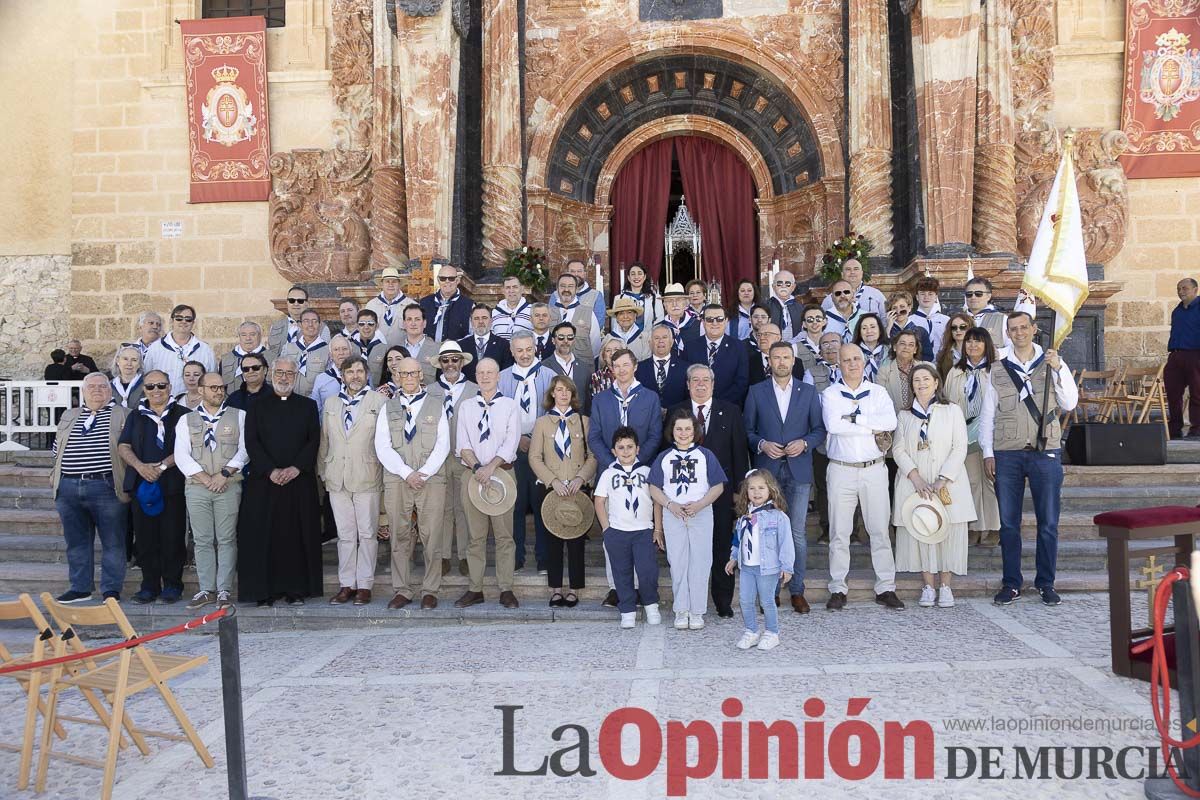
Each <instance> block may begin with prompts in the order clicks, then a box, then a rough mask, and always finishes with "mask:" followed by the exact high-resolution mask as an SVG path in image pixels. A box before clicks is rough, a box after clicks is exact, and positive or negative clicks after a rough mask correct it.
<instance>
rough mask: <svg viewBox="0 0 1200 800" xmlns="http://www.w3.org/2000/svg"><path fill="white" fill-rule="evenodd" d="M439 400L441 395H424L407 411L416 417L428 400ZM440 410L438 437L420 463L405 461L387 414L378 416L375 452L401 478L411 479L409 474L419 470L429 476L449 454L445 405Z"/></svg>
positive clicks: (386, 466)
mask: <svg viewBox="0 0 1200 800" xmlns="http://www.w3.org/2000/svg"><path fill="white" fill-rule="evenodd" d="M440 400H441V398H436V397H435V398H434V399H433V400H430V399H429V395H425V396H424V397H422V398H421V399H420V400H419V401H417V402H416V403H413V404H411V405H410V406H409V407H408V412H409V414H411V415H412V416H413V417H416V416H417V415H418V414H420V413H421V409H422V408H424V406H425V404H426V403H427V402H431V403H434V404H435V405H438V406H440V405H441V402H440ZM438 414H439V417H438V429H437V440H436V441H435V442H434V444H433V449H432V450H430V451H429V457H428V458H426V459H425V463H424V464H422V465H420V466H419V467H412V466H409V465H408V464H406V463H405V462H404V459H403V458H402V457H401V456H400V454H399V453H398V452H396V449H395V448H394V447H392V431H391V428H390V427H389V426H388V415H387V414H380V415H379V419H378V420H376V422H375V455H376V456H377V457H378V458H379V463H380V464H383V468H384V469H386V470H387V471H388V472H390V473H392V474H393V475H399V476H400V478H401V479H402V480H408V476H409V475H412V474H413V472H419V473H421V474H422V475H424V476H426V477H429V476H430V475H433V474H434V473H436V472H437V471H438V470H439V469H441V468H442V463H443V462H445V460H446V456H448V455H450V423H449V422H447V421H446V412H445V410H444V409H442V408H438Z"/></svg>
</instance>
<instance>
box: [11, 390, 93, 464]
mask: <svg viewBox="0 0 1200 800" xmlns="http://www.w3.org/2000/svg"><path fill="white" fill-rule="evenodd" d="M82 388H83V384H82V383H81V382H80V381H0V437H3V441H0V451H13V450H31V449H32V450H49V449H50V447H51V445H52V444H53V443H54V432H55V430H57V428H58V421H59V419H61V418H62V415H63V414H64V413H66V410H67V409H68V408H72V407H74V406H77V405H79V403H80V390H81V389H82Z"/></svg>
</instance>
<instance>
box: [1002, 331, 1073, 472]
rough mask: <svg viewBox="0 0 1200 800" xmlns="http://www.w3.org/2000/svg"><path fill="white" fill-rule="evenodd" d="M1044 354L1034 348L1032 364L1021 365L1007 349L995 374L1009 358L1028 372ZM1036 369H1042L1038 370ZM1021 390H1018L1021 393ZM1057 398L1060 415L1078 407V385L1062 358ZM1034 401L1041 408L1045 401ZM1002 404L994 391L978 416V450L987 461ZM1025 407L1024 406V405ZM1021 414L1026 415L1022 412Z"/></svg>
mask: <svg viewBox="0 0 1200 800" xmlns="http://www.w3.org/2000/svg"><path fill="white" fill-rule="evenodd" d="M1041 354H1042V347H1041V345H1039V344H1036V343H1034V345H1033V358H1031V359H1029V361H1026V362H1022V361H1021V360H1020V359H1019V358H1017V355H1016V353H1014V352H1013V351H1012V348H1010V347H1006V348H1004V349H1003V350H1001V351H1000V352H999V353H998V354H997V356H996V363H995V364H993V365H992V373H993V374H994V373H995V372H996V371H997V370H1002V369H1004V364H1002V363H1001V362H1002V361H1003V360H1004V359H1005V358H1008V359H1009V360H1011V361H1012V362H1013V363H1014V364H1019V365H1020V366H1021V368H1022V369H1024V370H1025V371H1027V372H1028V371H1029V367H1030V365H1031V364H1033V362H1034V361H1037V360H1038V357H1039V356H1041ZM1037 369H1042V367H1041V366H1038V367H1037ZM1020 388H1021V387H1019V386H1018V387H1017V389H1018V390H1020ZM1054 395H1055V397H1056V398H1057V399H1058V408H1059V410H1060V411H1070V410H1071V409H1073V408H1075V406H1077V405H1078V404H1079V387H1078V386H1076V385H1075V379H1074V378H1073V377H1072V376H1071V370H1070V368H1069V367H1067V362H1066V359H1064V358H1062V357H1061V356H1060V357H1059V359H1058V369H1057V370H1056V371H1055V372H1054ZM1035 401H1036V402H1037V403H1038V404H1039V405H1041V402H1042V399H1041V398H1040V397H1038V398H1035ZM999 402H1000V400H999V395H997V394H996V392H995V391H994V390H993V391H992V392H991V395H990V396H988V395H984V403H983V409H982V410H981V411H980V412H979V449H980V450H982V451H983V457H984V458H994V457H995V455H996V454H995V451H994V449H993V446H994V444H995V441H994V436H995V430H996V406H997V404H998V403H999ZM1022 405H1024V404H1022ZM1021 413H1027V412H1025V411H1024V410H1023V409H1022V410H1021Z"/></svg>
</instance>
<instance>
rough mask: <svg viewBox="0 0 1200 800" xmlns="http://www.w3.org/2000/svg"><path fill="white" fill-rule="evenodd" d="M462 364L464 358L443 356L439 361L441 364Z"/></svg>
mask: <svg viewBox="0 0 1200 800" xmlns="http://www.w3.org/2000/svg"><path fill="white" fill-rule="evenodd" d="M461 362H462V358H460V357H459V356H442V357H441V358H439V359H438V363H439V364H459V363H461Z"/></svg>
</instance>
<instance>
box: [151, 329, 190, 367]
mask: <svg viewBox="0 0 1200 800" xmlns="http://www.w3.org/2000/svg"><path fill="white" fill-rule="evenodd" d="M158 341H159V342H161V343H162V346H163V347H165V348H166V349H167V350H170V351H171V352H172V353H174V354H175V355H177V356H179V360H180V361H183V362H186V361H188V360H190V359H191V357H192V356H193V355H195V353H196V351H197V350H199V349H200V340H199V339H198V338H197V337H196V334H194V333H193V334H192V337H191V338H190V339H188V340H187V342H184V343H183V344H176V345H172V344H169V343H170V342H174V341H175V335H174V334H171V333H168V334H167V335H166V336H164V337H162V338H161V339H159V340H158ZM189 342H190V343H191V347H189V346H188V343H189Z"/></svg>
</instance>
